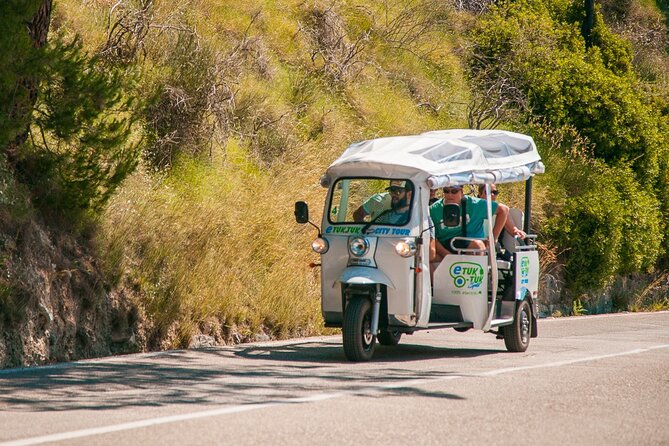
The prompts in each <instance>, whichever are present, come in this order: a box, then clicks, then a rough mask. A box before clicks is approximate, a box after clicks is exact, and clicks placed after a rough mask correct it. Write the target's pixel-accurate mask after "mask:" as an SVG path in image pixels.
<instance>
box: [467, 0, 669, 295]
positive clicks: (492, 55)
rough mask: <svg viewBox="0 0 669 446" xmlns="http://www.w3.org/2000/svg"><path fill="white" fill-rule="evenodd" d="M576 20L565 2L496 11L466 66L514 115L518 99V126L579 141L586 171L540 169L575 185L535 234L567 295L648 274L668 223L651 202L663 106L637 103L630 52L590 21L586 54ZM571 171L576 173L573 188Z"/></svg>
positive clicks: (579, 16) (574, 7) (524, 1)
mask: <svg viewBox="0 0 669 446" xmlns="http://www.w3.org/2000/svg"><path fill="white" fill-rule="evenodd" d="M584 18H585V11H584V9H583V4H582V3H580V2H572V1H570V0H557V1H551V2H545V1H543V0H520V1H513V2H510V1H508V2H501V3H498V4H497V5H496V6H495V7H492V8H490V12H489V13H488V14H486V15H484V16H482V17H481V19H480V20H479V21H478V22H477V24H476V25H475V27H474V28H473V31H472V33H471V35H470V37H471V39H472V43H473V45H472V51H471V55H470V59H469V68H470V72H471V73H472V77H473V78H476V79H478V80H480V81H481V85H483V87H484V88H490V87H492V86H494V85H496V84H499V83H500V79H503V80H504V82H505V83H506V85H508V86H509V87H510V88H507V89H505V90H498V91H500V93H501V95H505V94H506V95H510V94H511V93H509V92H513V96H509V97H508V98H506V103H507V104H509V106H512V107H513V106H515V107H518V105H519V102H518V101H517V99H516V98H517V97H519V94H518V92H521V93H522V95H521V96H522V97H524V98H526V100H525V101H524V102H522V103H521V104H522V107H523V109H521V110H519V111H520V112H525V116H528V117H529V116H531V119H534V120H536V119H541V120H542V121H543V122H545V123H546V125H548V126H550V127H553V128H570V129H574V131H575V132H576V133H577V134H578V135H579V137H581V138H584V140H585V141H587V145H588V147H589V155H587V156H586V158H585V159H586V161H583V160H584V159H577V160H573V159H571V158H570V157H571V154H569V153H566V152H565V153H563V154H562V155H560V156H562V157H563V158H566V159H568V160H570V161H569V162H568V163H566V164H565V165H564V166H563V167H564V169H563V170H564V171H563V172H561V173H556V174H553V173H550V168H551V166H548V167H549V175H557V176H561V180H562V181H574V183H573V184H574V185H577V187H573V185H563V186H560V187H562V193H563V194H564V200H561V202H560V203H559V204H556V206H557V207H559V212H556V213H555V214H554V216H553V217H551V218H549V219H548V221H547V223H546V227H545V228H544V231H545V234H546V235H548V236H549V238H551V239H552V241H553V242H555V243H556V244H557V245H558V246H559V248H560V249H561V251H562V252H563V253H564V255H563V261H564V263H565V268H566V275H567V283H568V284H569V287H570V289H571V290H572V291H575V292H579V290H588V289H596V288H599V287H602V286H604V285H606V284H608V283H609V282H610V280H611V279H612V278H613V276H614V275H615V274H628V273H633V272H639V271H647V270H649V269H651V268H652V267H653V266H654V265H655V263H656V261H657V259H658V257H659V256H660V255H661V254H662V245H661V242H662V240H663V236H662V235H663V233H664V232H665V231H666V223H665V222H666V221H667V217H669V215H668V214H667V212H666V206H665V207H664V208H662V207H661V205H660V202H659V200H658V199H657V197H658V196H663V192H662V191H663V190H667V186H666V184H667V182H666V177H667V174H666V172H667V153H669V144H668V142H667V140H666V138H663V137H662V135H663V133H664V132H665V131H666V125H667V124H666V122H667V118H666V101H661V100H658V99H656V98H654V97H653V96H652V95H649V94H647V91H649V89H648V88H647V87H646V86H644V85H643V83H642V80H641V79H640V78H639V76H638V75H637V74H636V72H635V69H634V64H633V54H632V50H631V46H630V44H629V43H628V42H627V41H625V40H623V39H622V38H621V37H619V36H617V35H615V34H614V33H612V32H611V31H610V30H609V28H608V27H607V26H606V25H605V23H604V21H603V20H602V17H601V15H600V14H599V13H597V14H596V15H595V21H594V27H593V28H592V31H591V33H590V34H589V37H590V41H589V42H588V43H589V44H588V45H586V42H585V40H584V38H583V35H582V28H581V25H582V24H583V21H584ZM588 157H592V158H594V160H593V159H590V160H589V161H588V160H587V158H588ZM577 166H578V167H577ZM577 168H580V169H582V170H583V172H584V173H583V174H581V175H579V176H578V178H574V175H573V170H574V169H577ZM565 172H566V173H565ZM570 172H572V173H571V174H570Z"/></svg>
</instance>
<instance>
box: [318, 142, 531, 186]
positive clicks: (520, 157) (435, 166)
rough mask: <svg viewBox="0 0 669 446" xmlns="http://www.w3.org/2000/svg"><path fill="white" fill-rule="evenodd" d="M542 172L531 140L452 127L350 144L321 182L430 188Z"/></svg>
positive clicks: (500, 180) (514, 178)
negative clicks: (392, 181)
mask: <svg viewBox="0 0 669 446" xmlns="http://www.w3.org/2000/svg"><path fill="white" fill-rule="evenodd" d="M543 171H544V165H543V163H542V162H541V157H540V156H539V153H538V152H537V147H536V145H535V144H534V141H533V140H532V138H531V137H530V136H527V135H522V134H520V133H514V132H507V131H503V130H458V129H455V130H439V131H434V132H427V133H423V134H420V135H413V136H395V137H389V138H378V139H371V140H368V141H362V142H358V143H354V144H352V145H351V146H349V147H348V149H346V151H345V152H344V153H343V154H342V155H341V156H340V157H339V158H338V159H337V160H336V161H335V162H334V163H332V164H331V165H330V167H328V169H327V171H326V172H325V175H324V176H323V178H322V180H321V183H322V184H323V185H324V186H327V185H328V184H329V183H331V182H332V181H333V180H334V179H336V178H339V177H355V176H363V177H364V176H367V177H382V178H409V179H412V180H413V181H418V182H421V181H425V182H426V184H427V185H428V187H430V188H431V189H435V188H439V187H444V186H450V185H462V184H484V183H505V182H512V181H522V180H526V179H528V178H529V177H530V176H532V175H533V174H536V173H543Z"/></svg>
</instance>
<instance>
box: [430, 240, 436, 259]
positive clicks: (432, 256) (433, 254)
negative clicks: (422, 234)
mask: <svg viewBox="0 0 669 446" xmlns="http://www.w3.org/2000/svg"><path fill="white" fill-rule="evenodd" d="M435 260H437V244H436V240H435V239H434V238H433V237H430V262H434V261H435Z"/></svg>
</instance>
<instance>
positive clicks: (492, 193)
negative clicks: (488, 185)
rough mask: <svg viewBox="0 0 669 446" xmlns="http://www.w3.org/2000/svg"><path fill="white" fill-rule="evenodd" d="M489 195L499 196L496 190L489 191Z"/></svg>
mask: <svg viewBox="0 0 669 446" xmlns="http://www.w3.org/2000/svg"><path fill="white" fill-rule="evenodd" d="M490 194H491V195H497V194H499V191H498V190H497V189H495V190H491V191H490Z"/></svg>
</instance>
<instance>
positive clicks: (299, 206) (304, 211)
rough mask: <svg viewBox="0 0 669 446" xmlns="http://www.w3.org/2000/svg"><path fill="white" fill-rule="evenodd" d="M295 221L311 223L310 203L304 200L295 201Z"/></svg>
mask: <svg viewBox="0 0 669 446" xmlns="http://www.w3.org/2000/svg"><path fill="white" fill-rule="evenodd" d="M295 221H296V222H298V223H299V224H302V225H303V224H305V223H309V205H308V204H307V203H305V202H304V201H296V202H295Z"/></svg>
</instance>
